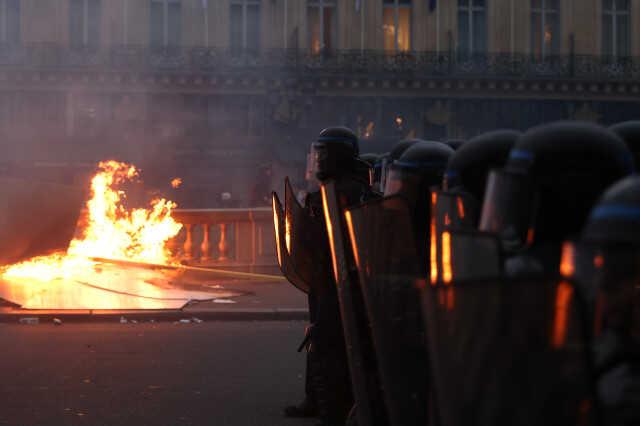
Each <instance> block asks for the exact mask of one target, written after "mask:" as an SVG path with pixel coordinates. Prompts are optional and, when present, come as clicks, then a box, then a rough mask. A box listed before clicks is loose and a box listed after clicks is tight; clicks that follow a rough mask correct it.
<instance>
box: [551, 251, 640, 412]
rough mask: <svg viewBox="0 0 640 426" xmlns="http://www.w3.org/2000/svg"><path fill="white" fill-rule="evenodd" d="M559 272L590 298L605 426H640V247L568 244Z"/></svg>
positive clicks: (596, 366) (594, 348)
mask: <svg viewBox="0 0 640 426" xmlns="http://www.w3.org/2000/svg"><path fill="white" fill-rule="evenodd" d="M560 273H561V274H562V275H563V276H564V277H568V278H571V279H572V280H573V281H574V282H576V285H579V286H580V288H581V289H582V291H583V292H584V293H585V294H586V298H587V301H588V307H589V313H590V321H591V322H592V323H593V332H594V341H593V352H594V358H595V359H594V363H595V368H596V371H597V386H598V396H599V397H600V401H601V403H602V404H601V405H602V411H603V413H604V418H605V420H606V422H605V424H611V425H636V424H640V406H639V405H638V397H639V395H640V389H639V387H638V383H640V369H639V368H638V365H640V357H638V347H639V345H638V336H640V331H639V330H640V328H639V325H640V248H638V247H633V246H628V245H627V246H625V245H618V246H612V245H600V244H593V243H591V244H589V243H586V242H566V243H565V244H564V245H563V250H562V258H561V263H560Z"/></svg>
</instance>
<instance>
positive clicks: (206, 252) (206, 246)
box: [200, 223, 211, 262]
mask: <svg viewBox="0 0 640 426" xmlns="http://www.w3.org/2000/svg"><path fill="white" fill-rule="evenodd" d="M209 232H210V226H209V224H208V223H203V224H202V244H201V245H200V250H201V252H202V254H201V256H200V260H201V261H202V262H206V261H208V260H211V243H210V242H209Z"/></svg>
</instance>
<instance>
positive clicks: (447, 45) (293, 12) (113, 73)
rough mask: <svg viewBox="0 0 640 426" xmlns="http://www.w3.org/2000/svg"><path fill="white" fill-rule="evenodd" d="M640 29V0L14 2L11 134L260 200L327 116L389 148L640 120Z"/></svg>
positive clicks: (9, 16)
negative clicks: (264, 177)
mask: <svg viewBox="0 0 640 426" xmlns="http://www.w3.org/2000/svg"><path fill="white" fill-rule="evenodd" d="M639 28H640V0H0V135H2V139H1V140H2V144H3V147H4V149H5V152H6V153H7V154H6V155H5V158H7V159H9V160H25V159H36V160H38V161H43V162H45V161H46V162H65V163H91V162H95V161H97V160H100V159H104V158H107V157H116V158H121V159H124V160H128V161H133V162H136V163H138V164H141V165H142V166H143V167H145V168H147V169H148V170H150V171H151V173H150V175H151V176H155V177H157V179H158V180H159V181H160V180H162V179H164V178H165V177H166V176H168V175H175V174H180V175H182V176H183V177H185V179H184V181H185V191H187V190H188V191H190V193H191V194H192V196H190V198H189V200H188V201H187V203H188V204H191V205H192V206H200V205H210V204H211V203H212V201H211V200H215V199H216V197H217V195H218V194H219V193H220V192H231V193H232V194H238V195H237V197H236V198H237V200H238V203H240V204H247V203H250V201H251V200H250V197H251V196H250V194H251V187H252V185H253V184H254V181H255V179H257V178H259V177H257V176H258V174H257V172H256V171H255V170H256V168H258V167H262V166H266V165H273V166H274V168H273V170H274V172H275V173H274V176H273V178H274V181H275V180H277V179H279V178H280V176H279V175H282V174H292V175H294V176H297V177H298V178H301V176H302V173H301V168H303V167H304V153H305V152H306V150H307V147H308V145H309V142H310V141H311V140H312V138H313V137H314V135H316V134H317V133H318V131H319V130H320V129H321V128H322V127H325V126H327V125H335V124H337V125H347V126H350V127H352V128H354V129H356V130H357V131H358V133H359V135H360V136H361V138H362V139H363V143H362V146H363V150H365V151H379V152H382V151H385V150H388V148H389V146H390V145H391V144H392V143H393V142H394V141H395V140H397V139H399V138H402V137H407V136H417V137H422V138H426V139H444V138H467V137H471V136H473V135H475V134H477V133H479V132H482V131H484V130H488V129H492V128H497V127H511V128H517V129H526V128H528V127H530V126H533V125H536V124H539V123H542V122H547V121H552V120H558V119H581V120H590V121H597V122H600V123H603V124H608V123H613V122H616V121H621V120H625V119H631V118H638V117H640V106H639V104H638V96H639V95H640V80H639V77H640V60H639V59H638V57H640V31H638V29H639ZM193 194H196V195H193ZM196 199H197V200H196ZM193 200H196V201H193Z"/></svg>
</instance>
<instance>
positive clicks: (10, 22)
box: [0, 0, 20, 45]
mask: <svg viewBox="0 0 640 426" xmlns="http://www.w3.org/2000/svg"><path fill="white" fill-rule="evenodd" d="M0 43H2V44H11V45H15V44H18V43H20V0H0Z"/></svg>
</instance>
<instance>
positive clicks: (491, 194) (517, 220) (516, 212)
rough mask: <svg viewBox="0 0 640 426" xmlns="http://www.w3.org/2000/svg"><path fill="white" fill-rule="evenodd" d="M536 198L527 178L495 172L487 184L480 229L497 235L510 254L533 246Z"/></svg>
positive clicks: (491, 174)
mask: <svg viewBox="0 0 640 426" xmlns="http://www.w3.org/2000/svg"><path fill="white" fill-rule="evenodd" d="M535 198H536V197H535V193H534V191H533V186H532V184H531V182H530V181H529V179H527V177H526V176H524V175H520V174H515V173H508V172H504V171H496V170H494V171H492V172H491V173H490V175H489V179H488V181H487V190H486V194H485V199H484V204H483V206H482V214H481V218H480V230H481V231H485V232H490V233H494V234H496V235H498V237H499V238H500V239H501V241H502V244H503V245H504V248H505V249H507V250H509V251H512V250H517V249H519V248H522V247H525V246H526V245H528V244H531V243H532V242H533V238H534V227H533V226H534V224H533V217H534V216H533V213H532V212H534V211H535V204H536V203H535Z"/></svg>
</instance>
